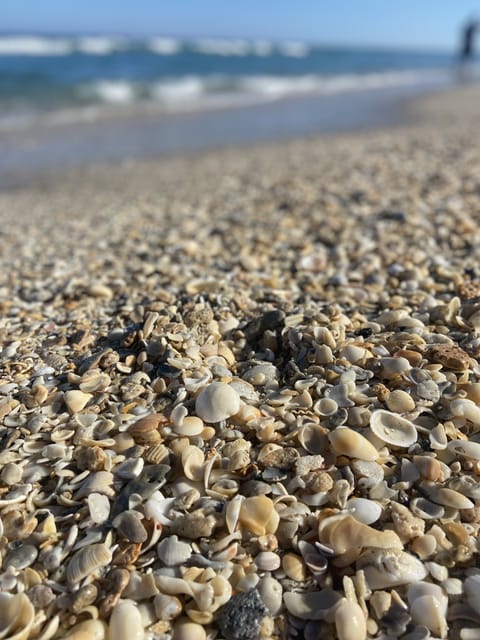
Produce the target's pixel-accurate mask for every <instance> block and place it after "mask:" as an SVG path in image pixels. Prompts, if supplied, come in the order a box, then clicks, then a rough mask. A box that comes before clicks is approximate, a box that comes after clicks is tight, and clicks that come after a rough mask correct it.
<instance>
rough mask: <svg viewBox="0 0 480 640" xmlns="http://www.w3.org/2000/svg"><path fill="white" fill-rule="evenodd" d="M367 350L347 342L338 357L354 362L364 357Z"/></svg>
mask: <svg viewBox="0 0 480 640" xmlns="http://www.w3.org/2000/svg"><path fill="white" fill-rule="evenodd" d="M366 355H367V351H366V350H365V349H364V348H363V347H359V346H357V345H354V344H347V345H346V346H345V347H343V349H342V350H341V352H340V357H341V358H345V360H348V362H351V363H352V364H356V363H357V362H361V361H362V360H364V359H365V357H366Z"/></svg>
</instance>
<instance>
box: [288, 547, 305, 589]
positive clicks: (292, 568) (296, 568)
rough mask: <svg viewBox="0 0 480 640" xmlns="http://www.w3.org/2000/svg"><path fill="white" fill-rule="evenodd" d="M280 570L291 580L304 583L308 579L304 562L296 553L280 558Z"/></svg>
mask: <svg viewBox="0 0 480 640" xmlns="http://www.w3.org/2000/svg"><path fill="white" fill-rule="evenodd" d="M282 569H283V570H284V571H285V574H286V576H287V577H288V578H290V579H291V580H295V582H304V581H305V580H306V579H307V577H308V570H307V566H306V564H305V561H304V560H303V558H302V557H301V556H298V555H297V554H296V553H286V554H285V555H284V556H283V558H282Z"/></svg>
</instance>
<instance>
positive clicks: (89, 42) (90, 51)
mask: <svg viewBox="0 0 480 640" xmlns="http://www.w3.org/2000/svg"><path fill="white" fill-rule="evenodd" d="M121 46H122V41H121V40H119V39H118V38H107V37H100V36H85V37H83V38H79V39H78V41H77V42H76V43H75V49H76V50H78V51H79V52H80V53H85V54H87V55H93V56H106V55H108V54H110V53H113V52H114V51H116V50H117V49H119V48H120V47H121Z"/></svg>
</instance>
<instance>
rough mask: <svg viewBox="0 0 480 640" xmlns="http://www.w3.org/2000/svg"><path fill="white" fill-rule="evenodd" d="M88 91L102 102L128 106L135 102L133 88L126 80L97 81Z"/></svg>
mask: <svg viewBox="0 0 480 640" xmlns="http://www.w3.org/2000/svg"><path fill="white" fill-rule="evenodd" d="M89 90H90V91H91V92H92V93H93V94H94V95H95V96H96V97H97V98H98V99H99V100H101V101H102V102H107V103H111V104H129V103H131V102H134V100H135V87H134V85H133V84H132V83H131V82H127V81H126V80H99V81H98V82H95V83H94V84H93V86H91V87H90V88H89Z"/></svg>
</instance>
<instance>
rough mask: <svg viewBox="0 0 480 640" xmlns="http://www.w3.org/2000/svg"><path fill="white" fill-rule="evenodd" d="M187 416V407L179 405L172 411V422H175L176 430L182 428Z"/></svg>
mask: <svg viewBox="0 0 480 640" xmlns="http://www.w3.org/2000/svg"><path fill="white" fill-rule="evenodd" d="M186 416H188V409H187V407H186V406H185V405H183V404H177V406H176V407H174V408H173V409H172V412H171V413H170V420H171V422H173V427H174V429H175V428H176V427H181V426H182V424H183V421H184V419H185V417H186ZM177 433H178V432H177Z"/></svg>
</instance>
